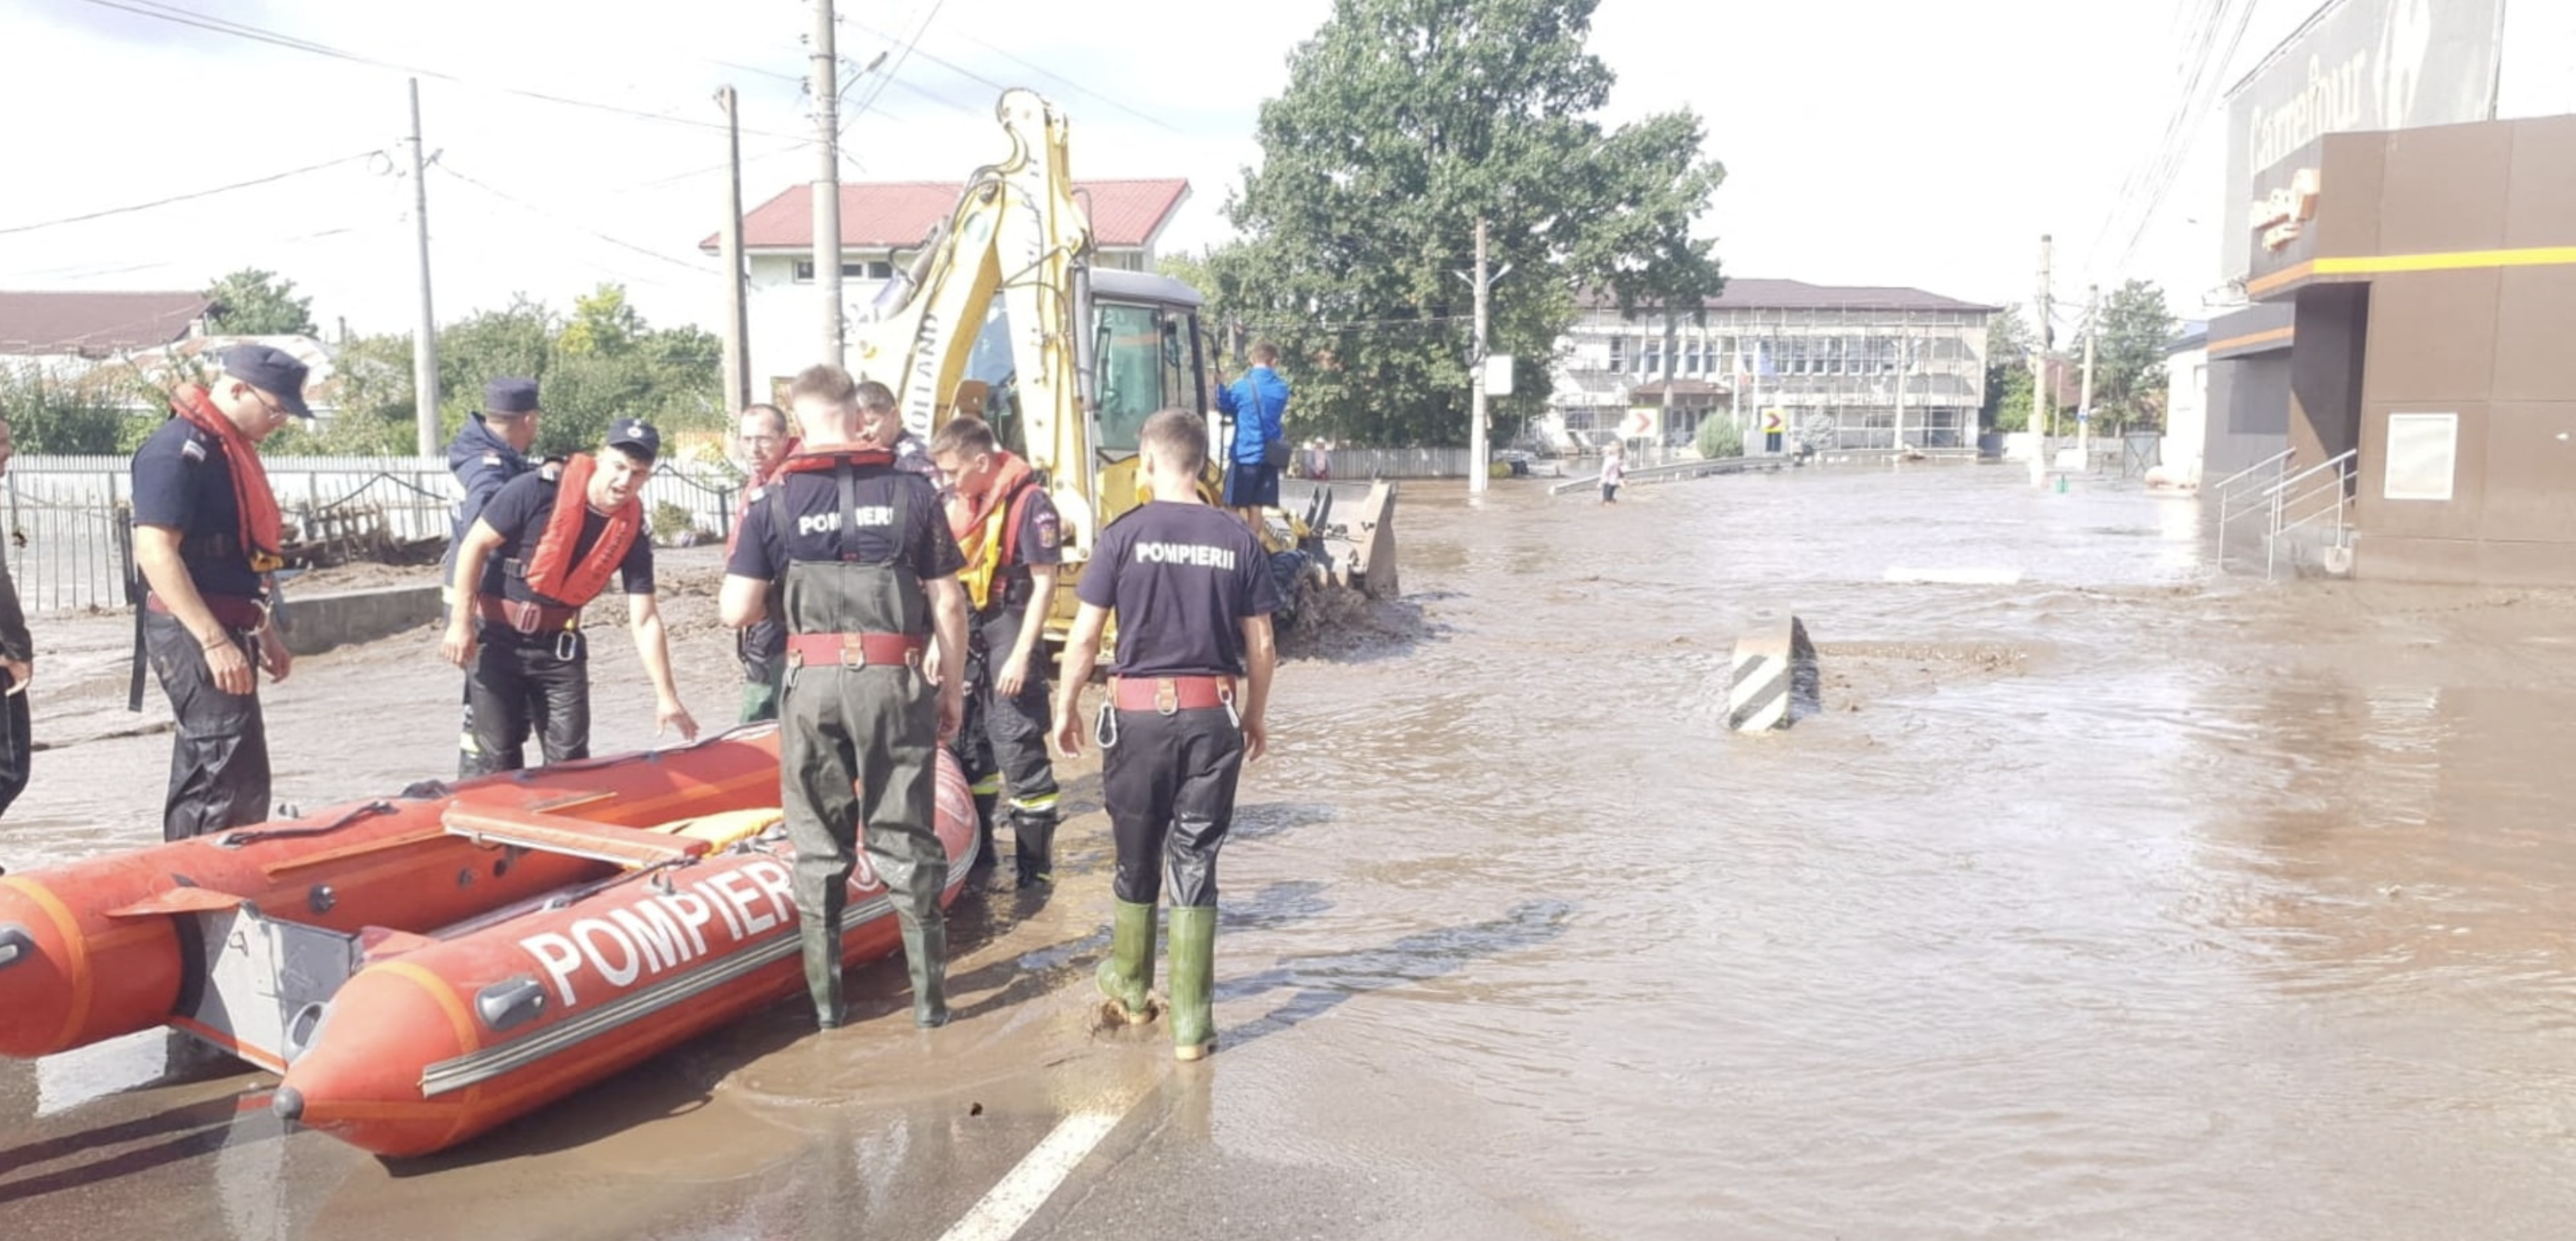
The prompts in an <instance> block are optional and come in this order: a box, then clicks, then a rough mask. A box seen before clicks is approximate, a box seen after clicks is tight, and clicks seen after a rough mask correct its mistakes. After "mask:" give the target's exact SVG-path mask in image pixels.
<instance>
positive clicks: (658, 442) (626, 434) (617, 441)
mask: <svg viewBox="0 0 2576 1241" xmlns="http://www.w3.org/2000/svg"><path fill="white" fill-rule="evenodd" d="M608 446H609V447H611V448H627V449H632V450H634V451H635V452H636V453H638V454H640V455H642V456H643V457H644V459H645V460H648V461H649V460H652V459H653V458H655V457H659V456H661V455H662V433H661V432H659V431H656V430H654V429H653V424H652V423H649V422H646V421H644V420H643V419H641V418H620V419H618V420H617V421H615V422H612V423H610V424H608Z"/></svg>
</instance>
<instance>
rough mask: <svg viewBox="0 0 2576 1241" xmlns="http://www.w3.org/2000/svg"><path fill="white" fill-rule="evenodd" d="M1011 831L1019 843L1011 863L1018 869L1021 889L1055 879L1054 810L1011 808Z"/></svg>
mask: <svg viewBox="0 0 2576 1241" xmlns="http://www.w3.org/2000/svg"><path fill="white" fill-rule="evenodd" d="M1011 834H1012V836H1014V837H1016V838H1017V840H1016V846H1015V848H1014V849H1013V851H1012V854H1011V865H1012V867H1013V869H1015V870H1017V871H1018V872H1019V883H1020V887H1021V888H1022V889H1027V888H1035V887H1042V886H1046V885H1049V884H1053V883H1054V882H1055V812H1054V811H1052V810H1013V811H1011Z"/></svg>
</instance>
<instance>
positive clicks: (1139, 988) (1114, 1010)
mask: <svg viewBox="0 0 2576 1241" xmlns="http://www.w3.org/2000/svg"><path fill="white" fill-rule="evenodd" d="M1095 977H1096V978H1097V979H1098V981H1099V983H1100V994H1101V995H1102V996H1105V997H1107V999H1108V1000H1109V1003H1108V1004H1106V1005H1104V1006H1103V1007H1105V1008H1106V1009H1107V1010H1108V1011H1109V1014H1110V1015H1111V1016H1113V1017H1115V1018H1117V1019H1118V1020H1120V1021H1124V1022H1126V1023H1127V1024H1128V1025H1131V1026H1135V1025H1143V1024H1145V1023H1146V1022H1148V1021H1152V1020H1153V1019H1154V1014H1153V1011H1152V1009H1151V1008H1150V1007H1149V1006H1148V1003H1147V1001H1146V999H1145V994H1146V992H1148V991H1150V990H1152V989H1153V986H1154V907H1153V906H1152V905H1137V904H1131V903H1129V902H1127V901H1119V902H1118V903H1117V910H1116V912H1115V913H1113V914H1112V915H1111V916H1110V922H1109V955H1108V956H1107V957H1105V958H1103V959H1102V960H1101V962H1100V973H1099V974H1097V975H1096V976H1095Z"/></svg>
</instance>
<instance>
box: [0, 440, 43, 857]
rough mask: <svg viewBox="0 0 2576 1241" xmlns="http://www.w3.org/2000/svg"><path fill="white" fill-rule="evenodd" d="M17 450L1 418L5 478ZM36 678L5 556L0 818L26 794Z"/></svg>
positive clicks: (1, 570)
mask: <svg viewBox="0 0 2576 1241" xmlns="http://www.w3.org/2000/svg"><path fill="white" fill-rule="evenodd" d="M11 454H12V448H11V445H10V442H9V421H8V419H5V418H0V473H6V472H7V471H8V469H9V458H10V456H11ZM35 675H36V642H35V639H34V638H32V637H30V636H29V635H28V633H27V614H26V613H25V612H24V611H22V610H20V609H19V607H18V586H17V583H15V582H13V581H11V580H10V579H9V564H8V558H7V557H5V556H0V695H5V696H6V698H7V701H6V702H0V814H7V813H8V812H9V804H10V803H11V802H14V801H16V800H18V794H20V793H24V792H26V791H27V777H28V774H29V764H30V763H32V762H33V761H34V758H35V752H36V745H35V739H34V737H33V736H31V735H30V734H29V733H28V731H27V730H28V727H29V718H28V712H27V685H28V683H29V682H30V681H31V680H33V679H34V677H35Z"/></svg>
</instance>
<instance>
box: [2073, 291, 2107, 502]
mask: <svg viewBox="0 0 2576 1241" xmlns="http://www.w3.org/2000/svg"><path fill="white" fill-rule="evenodd" d="M2101 314H2102V286H2101V285H2098V284H2097V285H2092V286H2089V287H2087V288H2086V289H2085V290H2084V391H2083V394H2082V395H2081V396H2078V397H2077V398H2076V399H2075V458H2076V463H2077V468H2079V469H2091V468H2092V466H2093V456H2092V453H2093V341H2094V338H2095V337H2097V336H2100V335H2101V329H2100V328H2099V326H2098V324H2097V321H2098V320H2099V319H2100V317H2101Z"/></svg>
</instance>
